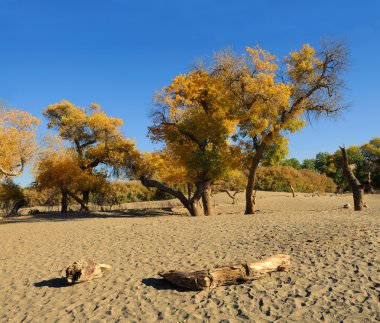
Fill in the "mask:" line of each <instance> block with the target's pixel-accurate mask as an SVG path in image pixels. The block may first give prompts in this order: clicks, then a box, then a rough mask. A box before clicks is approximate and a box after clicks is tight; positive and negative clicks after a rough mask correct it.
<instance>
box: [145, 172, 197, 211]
mask: <svg viewBox="0 0 380 323" xmlns="http://www.w3.org/2000/svg"><path fill="white" fill-rule="evenodd" d="M140 182H141V184H143V185H144V186H145V187H147V188H152V187H155V188H157V189H158V190H160V191H162V192H165V193H168V194H170V195H173V196H174V197H176V198H177V199H179V200H180V202H181V203H182V205H183V206H184V207H185V208H186V209H187V210H188V211H189V213H190V215H191V216H200V215H202V210H201V209H200V207H199V201H200V199H201V197H202V192H203V185H200V184H198V185H197V187H196V191H195V193H194V195H193V197H192V198H186V196H185V195H184V194H183V193H182V192H181V191H179V190H175V189H173V188H171V187H170V186H168V185H166V184H164V183H161V182H159V181H156V180H154V179H149V178H146V177H145V176H141V177H140Z"/></svg>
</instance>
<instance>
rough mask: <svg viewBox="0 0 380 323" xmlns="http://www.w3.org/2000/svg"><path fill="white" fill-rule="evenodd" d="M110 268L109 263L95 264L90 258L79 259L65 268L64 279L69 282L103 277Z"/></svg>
mask: <svg viewBox="0 0 380 323" xmlns="http://www.w3.org/2000/svg"><path fill="white" fill-rule="evenodd" d="M110 270H111V266H110V265H106V264H97V263H96V262H94V261H92V260H79V261H75V262H74V263H72V264H71V265H70V266H68V267H67V268H66V280H67V282H68V283H70V284H74V283H80V282H84V281H88V280H92V279H95V278H100V277H103V275H104V274H105V273H106V272H108V271H110Z"/></svg>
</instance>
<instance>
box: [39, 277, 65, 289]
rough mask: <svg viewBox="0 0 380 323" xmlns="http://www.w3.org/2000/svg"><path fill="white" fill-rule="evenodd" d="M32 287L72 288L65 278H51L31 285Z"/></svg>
mask: <svg viewBox="0 0 380 323" xmlns="http://www.w3.org/2000/svg"><path fill="white" fill-rule="evenodd" d="M33 285H34V287H50V288H61V287H68V286H72V285H71V284H69V283H68V282H67V280H66V279H65V278H52V279H47V280H42V281H40V282H38V283H34V284H33Z"/></svg>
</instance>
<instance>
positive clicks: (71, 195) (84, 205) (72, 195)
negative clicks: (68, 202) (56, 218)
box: [67, 191, 90, 212]
mask: <svg viewBox="0 0 380 323" xmlns="http://www.w3.org/2000/svg"><path fill="white" fill-rule="evenodd" d="M67 194H68V195H69V196H70V197H71V198H72V199H73V200H75V201H76V202H78V203H79V204H80V211H81V212H83V211H85V212H88V211H90V209H89V208H88V206H87V205H86V204H84V202H83V200H81V199H80V198H79V197H78V196H76V195H75V194H74V193H72V192H70V191H67Z"/></svg>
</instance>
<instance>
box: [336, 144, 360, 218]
mask: <svg viewBox="0 0 380 323" xmlns="http://www.w3.org/2000/svg"><path fill="white" fill-rule="evenodd" d="M340 150H341V151H342V157H343V160H342V166H343V172H344V175H345V176H346V178H347V180H348V182H349V184H350V186H351V188H352V193H353V195H354V210H355V211H361V210H362V208H363V195H364V191H363V186H362V185H361V184H360V182H359V180H358V179H357V178H356V176H355V174H354V172H353V170H352V168H350V166H349V165H348V159H347V154H346V149H345V148H344V147H343V148H342V147H340Z"/></svg>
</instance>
